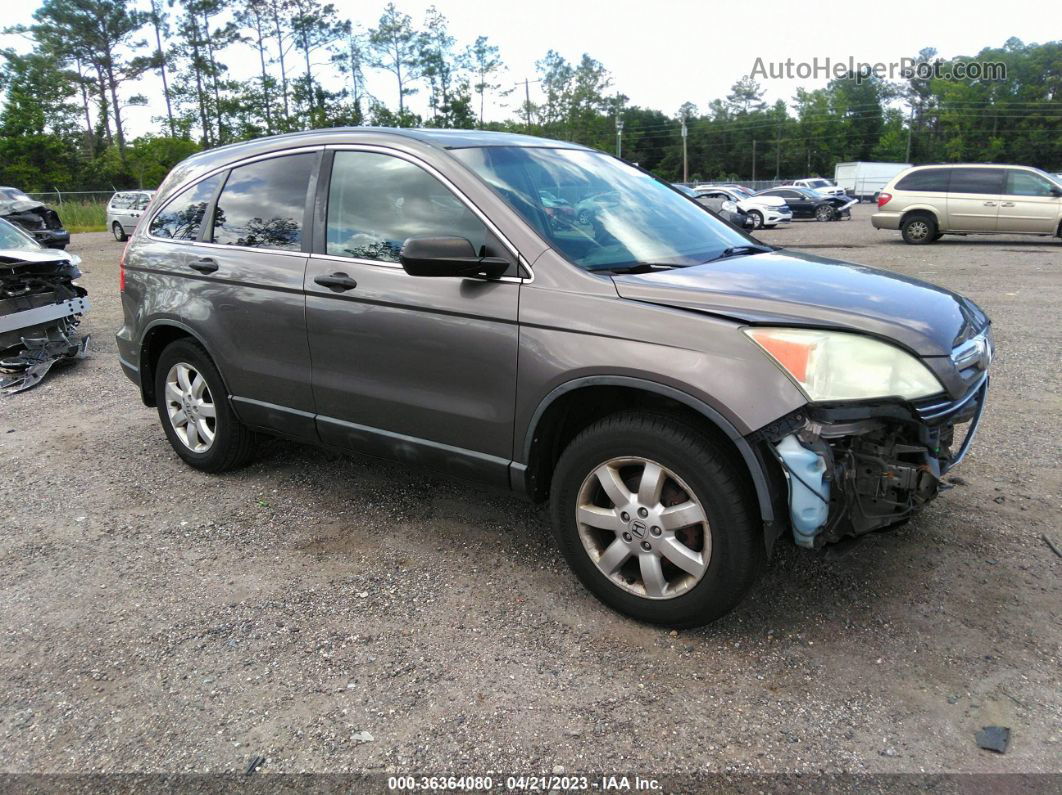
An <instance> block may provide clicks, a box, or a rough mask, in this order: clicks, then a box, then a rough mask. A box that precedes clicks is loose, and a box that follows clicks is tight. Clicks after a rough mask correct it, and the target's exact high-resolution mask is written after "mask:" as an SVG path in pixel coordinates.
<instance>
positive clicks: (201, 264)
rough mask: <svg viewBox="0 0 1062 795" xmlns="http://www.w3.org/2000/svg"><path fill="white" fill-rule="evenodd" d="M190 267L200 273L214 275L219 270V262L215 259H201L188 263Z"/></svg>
mask: <svg viewBox="0 0 1062 795" xmlns="http://www.w3.org/2000/svg"><path fill="white" fill-rule="evenodd" d="M188 267H189V268H191V269H192V270H197V271H199V272H200V273H213V272H214V271H216V270H217V269H218V261H217V260H216V259H214V258H213V257H201V258H200V259H197V260H193V261H192V262H190V263H188Z"/></svg>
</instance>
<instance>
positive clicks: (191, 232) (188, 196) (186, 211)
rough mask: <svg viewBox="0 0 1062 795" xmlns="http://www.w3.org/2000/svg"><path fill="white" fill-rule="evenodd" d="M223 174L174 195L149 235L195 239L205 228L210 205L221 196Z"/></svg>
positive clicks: (171, 238)
mask: <svg viewBox="0 0 1062 795" xmlns="http://www.w3.org/2000/svg"><path fill="white" fill-rule="evenodd" d="M222 176H223V175H222V174H215V175H214V176H213V177H209V178H208V179H204V180H203V181H202V182H197V183H196V184H195V185H192V186H191V187H190V188H185V189H184V190H183V191H181V192H180V193H178V194H177V195H176V196H174V197H173V198H172V199H171V200H170V201H169V202H167V203H166V206H165V207H163V208H162V210H160V211H159V212H158V213H157V214H156V215H155V217H154V218H152V219H151V226H150V227H149V232H150V233H151V234H152V235H153V236H154V237H161V238H166V239H170V240H195V239H197V238H198V237H199V230H200V229H202V227H203V218H204V217H205V216H206V210H207V206H208V205H209V204H210V202H211V200H212V199H213V198H214V194H215V193H217V190H218V186H219V185H220V184H221V179H222Z"/></svg>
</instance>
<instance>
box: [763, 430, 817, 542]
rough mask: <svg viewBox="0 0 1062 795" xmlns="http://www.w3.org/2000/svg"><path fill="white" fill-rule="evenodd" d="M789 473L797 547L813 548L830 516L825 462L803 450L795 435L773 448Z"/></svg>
mask: <svg viewBox="0 0 1062 795" xmlns="http://www.w3.org/2000/svg"><path fill="white" fill-rule="evenodd" d="M774 449H775V450H777V451H778V455H780V456H781V457H782V461H783V462H784V463H785V466H786V469H788V470H789V473H788V474H789V518H790V519H791V521H792V524H793V538H794V540H795V541H796V543H797V546H801V547H807V548H809V549H810V548H813V547H814V546H815V536H816V535H817V534H818V532H819V530H821V529H822V527H823V525H825V524H826V517H827V516H828V515H829V513H830V483H829V481H828V480H826V461H825V460H824V459H823V457H822V456H821V455H819V454H818V453H816V452H814V451H813V450H809V449H808V448H806V447H804V445H802V444H801V443H800V442H799V441H798V440H797V438H796V436H795V435H794V434H790V435H789V436H787V437H785V438H784V439H782V441H780V442H779V443H778V444H776V445H775V446H774Z"/></svg>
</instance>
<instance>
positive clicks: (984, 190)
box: [871, 164, 1062, 245]
mask: <svg viewBox="0 0 1062 795" xmlns="http://www.w3.org/2000/svg"><path fill="white" fill-rule="evenodd" d="M871 223H873V224H874V228H875V229H898V230H900V233H901V234H902V235H903V239H904V242H906V243H912V244H916V245H918V244H925V243H932V242H934V241H936V240H939V239H940V237H941V236H943V235H983V234H1001V235H1043V236H1049V235H1058V236H1062V182H1059V181H1058V180H1057V179H1056V178H1055V177H1052V176H1051V175H1050V174H1048V173H1047V172H1046V171H1041V170H1040V169H1038V168H1031V167H1029V166H1003V165H995V164H961V165H939V166H917V167H915V168H909V169H907V170H906V171H902V172H900V173H899V174H897V175H896V177H894V178H893V179H892V181H890V182H889V183H888V184H887V185H886V186H885V188H884V189H883V190H882V191H881V193H880V194H879V195H878V212H877V213H875V214H874V215H873V216H872V217H871Z"/></svg>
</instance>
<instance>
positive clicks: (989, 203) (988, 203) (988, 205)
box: [985, 202, 996, 207]
mask: <svg viewBox="0 0 1062 795" xmlns="http://www.w3.org/2000/svg"><path fill="white" fill-rule="evenodd" d="M995 206H996V203H995V202H985V207H995Z"/></svg>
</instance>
